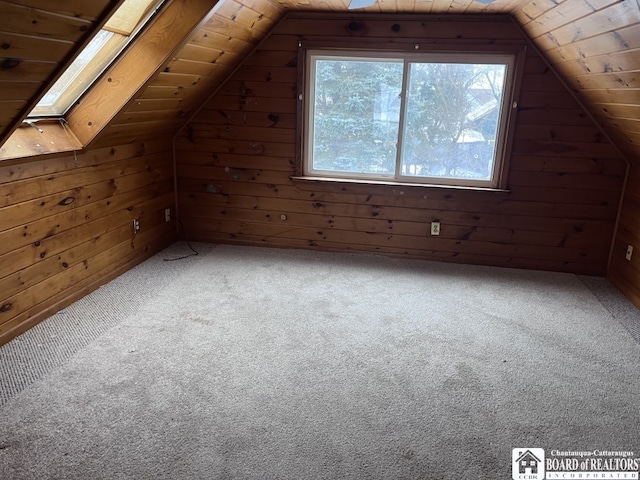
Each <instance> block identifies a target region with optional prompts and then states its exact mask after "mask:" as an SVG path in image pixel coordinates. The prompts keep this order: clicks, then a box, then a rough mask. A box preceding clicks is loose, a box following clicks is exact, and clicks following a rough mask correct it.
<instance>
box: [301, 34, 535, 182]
mask: <svg viewBox="0 0 640 480" xmlns="http://www.w3.org/2000/svg"><path fill="white" fill-rule="evenodd" d="M299 47H300V52H299V53H300V55H299V57H298V61H299V64H298V67H299V74H298V92H301V93H300V94H299V97H298V99H299V105H298V147H297V159H296V160H297V169H296V170H297V171H296V176H295V177H294V178H297V179H305V180H316V181H318V180H325V181H338V182H339V181H343V182H357V183H369V184H389V185H398V184H400V185H412V186H438V187H451V188H473V189H482V190H504V189H506V186H507V185H506V183H507V178H506V177H507V171H508V165H509V157H510V152H511V145H512V143H513V131H514V126H515V116H516V112H517V98H518V94H519V90H520V83H521V79H522V73H523V72H522V69H523V65H524V56H525V55H526V46H524V45H512V46H500V45H460V44H438V45H428V46H424V47H423V46H421V45H420V44H410V45H381V44H376V45H375V48H372V46H371V45H367V44H364V45H358V44H353V45H350V46H349V48H344V47H341V46H336V45H331V44H320V43H314V44H312V43H308V44H304V45H303V43H302V42H300V43H299ZM318 56H321V57H328V58H331V57H335V58H338V59H339V58H350V57H357V58H362V59H366V58H373V59H385V60H386V59H396V60H401V61H403V62H404V67H403V87H402V94H401V95H402V96H401V113H400V115H401V116H404V110H405V109H406V93H407V92H406V85H407V79H406V78H405V77H406V74H407V66H408V65H410V62H417V63H420V62H422V63H428V61H429V60H428V59H429V58H432V59H433V58H440V59H441V61H442V58H443V57H448V58H449V60H447V62H446V63H466V64H472V63H498V64H503V62H502V61H497V59H501V60H504V59H508V63H507V65H508V66H507V69H506V70H507V71H506V73H505V82H504V92H503V102H502V106H501V111H500V116H499V120H498V131H497V136H496V146H495V154H494V162H493V170H492V176H491V178H490V179H489V180H474V179H458V178H446V177H427V176H417V175H412V176H408V175H398V171H399V169H400V168H401V165H400V164H401V161H402V152H401V149H402V144H401V143H399V144H398V148H397V153H396V160H395V166H396V172H395V173H394V175H393V176H390V175H377V174H364V175H363V174H360V173H357V172H331V171H326V170H314V169H313V168H312V166H311V161H312V155H310V154H309V152H311V148H312V142H313V124H312V123H313V122H312V115H313V113H314V108H313V105H312V104H313V93H314V91H313V89H314V79H315V76H314V75H313V74H314V71H313V67H314V65H315V62H312V60H313V58H317V57H318ZM451 58H455V61H450V60H451ZM465 58H466V59H469V60H470V61H467V62H464V61H462V59H465ZM477 58H482V60H483V61H482V62H478V61H475V60H476V59H477ZM425 59H426V60H425ZM485 59H491V60H492V61H486V62H485V61H484V60H485ZM402 127H403V125H402V124H399V127H398V128H399V129H400V131H399V134H398V138H399V141H400V142H401V141H402V135H403V133H402Z"/></svg>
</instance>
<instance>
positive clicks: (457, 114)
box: [303, 50, 515, 188]
mask: <svg viewBox="0 0 640 480" xmlns="http://www.w3.org/2000/svg"><path fill="white" fill-rule="evenodd" d="M306 68H307V70H306V78H307V84H306V95H305V98H306V105H305V108H306V116H305V122H306V123H305V128H304V132H305V138H304V153H303V158H304V161H303V174H304V175H305V176H316V177H333V178H346V179H349V178H350V179H362V180H380V181H385V182H409V183H422V184H445V185H456V186H477V187H488V188H497V187H499V184H500V178H501V171H502V168H501V167H502V164H503V157H504V150H505V141H506V132H507V124H508V116H509V115H508V114H509V112H510V110H511V108H510V107H511V105H512V100H511V92H512V91H513V88H512V86H513V83H514V71H515V54H504V53H488V52H485V53H482V52H480V53H473V54H470V53H450V52H446V53H445V52H434V53H426V54H423V53H420V54H417V53H413V52H411V53H396V52H393V53H391V52H386V53H385V52H382V53H380V52H378V53H363V52H356V51H354V52H345V51H341V52H338V51H331V50H308V51H307V56H306Z"/></svg>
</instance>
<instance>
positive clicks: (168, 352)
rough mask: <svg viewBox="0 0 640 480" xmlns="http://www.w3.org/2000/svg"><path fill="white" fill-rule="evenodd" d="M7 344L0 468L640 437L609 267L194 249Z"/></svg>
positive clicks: (631, 328) (175, 475)
mask: <svg viewBox="0 0 640 480" xmlns="http://www.w3.org/2000/svg"><path fill="white" fill-rule="evenodd" d="M185 249H186V247H185V246H184V245H183V244H180V243H179V244H176V245H174V246H173V247H171V248H170V249H169V250H167V251H165V252H163V253H162V254H160V255H158V256H156V257H154V258H153V259H151V260H149V261H148V262H146V263H145V264H143V265H141V266H139V267H137V268H136V269H133V270H132V271H130V272H127V274H125V275H123V276H122V277H120V278H118V279H116V280H115V281H114V282H112V283H110V284H109V285H107V286H105V287H103V288H101V289H99V290H98V291H96V292H94V293H93V294H91V295H89V296H88V297H86V298H85V299H83V300H82V301H80V302H77V303H76V304H74V305H73V306H71V307H69V308H68V309H66V310H65V311H63V312H61V313H60V314H58V315H55V316H54V317H52V318H51V319H49V320H47V321H46V322H43V323H42V324H40V325H39V326H37V327H36V328H35V329H33V330H31V331H30V332H27V334H25V335H24V336H22V337H19V338H18V339H16V340H15V341H13V342H10V343H9V344H7V345H5V346H4V347H1V348H0V355H1V358H0V360H1V365H0V389H1V391H0V394H1V396H0V399H1V400H2V401H3V403H4V405H3V406H2V407H1V410H0V414H1V415H0V478H12V479H13V478H15V479H21V478H28V479H31V478H33V479H36V478H37V479H39V478H65V479H66V478H78V479H86V478H91V479H93V478H104V479H107V478H108V479H113V478H136V479H140V478H142V479H145V478H163V479H165V478H166V479H182V478H185V479H187V478H188V479H191V478H203V479H204V478H220V479H227V478H228V479H240V478H251V479H254V478H255V479H257V478H273V479H276V478H278V479H289V478H290V479H294V478H295V479H303V478H304V479H306V478H310V479H316V478H318V479H323V478H327V479H329V478H331V479H334V478H348V479H360V478H371V479H416V478H423V479H463V478H464V479H467V478H469V479H471V478H474V479H476V478H477V479H502V478H506V479H508V478H511V455H512V449H513V448H516V447H526V448H529V447H537V448H544V449H549V450H551V449H559V450H575V449H578V450H585V449H596V448H598V449H625V450H631V451H635V452H640V440H639V437H638V425H640V401H639V400H638V398H639V394H640V378H639V376H638V365H639V364H640V344H639V343H638V342H637V341H636V340H635V339H634V335H636V334H637V331H638V329H637V325H638V315H637V311H636V310H635V309H633V308H629V304H628V302H626V301H625V300H624V299H623V298H622V297H621V296H620V295H619V294H618V295H617V294H616V291H615V290H611V289H610V286H609V285H608V284H607V283H606V281H605V280H602V279H595V278H590V277H577V276H575V275H569V274H560V273H550V272H532V271H522V270H509V269H499V268H490V267H476V266H465V265H453V264H444V263H437V262H408V261H404V260H397V259H389V258H385V257H379V256H373V255H348V254H330V253H317V252H309V251H295V250H270V249H259V248H248V247H232V246H212V245H203V244H198V245H196V249H197V250H199V251H200V255H198V256H195V257H189V258H186V259H184V260H181V261H177V262H164V261H163V259H164V258H175V257H177V256H180V255H182V253H183V252H184V251H185Z"/></svg>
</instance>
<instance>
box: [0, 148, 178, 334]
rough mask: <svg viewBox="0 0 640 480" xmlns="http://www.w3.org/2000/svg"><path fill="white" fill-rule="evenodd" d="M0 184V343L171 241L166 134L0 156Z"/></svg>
mask: <svg viewBox="0 0 640 480" xmlns="http://www.w3.org/2000/svg"><path fill="white" fill-rule="evenodd" d="M0 188H1V189H2V192H3V196H2V201H1V202H0V218H2V223H0V343H4V342H6V341H8V340H10V339H11V338H13V337H14V336H16V335H17V334H19V333H21V332H23V331H24V330H26V329H27V328H29V327H31V326H33V325H34V324H35V323H37V322H38V321H40V320H42V319H43V318H46V317H47V316H49V315H51V314H53V313H55V312H56V311H57V310H58V309H60V308H63V307H64V306H66V305H67V304H69V303H71V302H72V301H74V300H76V299H78V298H80V297H81V296H82V295H84V294H86V293H88V292H89V291H91V290H93V289H95V288H97V287H98V286H100V285H101V284H103V283H105V282H107V281H108V280H110V279H112V278H114V277H115V276H117V275H119V274H120V273H122V272H123V271H125V270H127V269H129V268H131V267H132V266H133V265H135V264H137V263H139V262H141V261H142V260H144V259H146V258H148V257H149V256H150V255H152V254H154V253H156V252H157V251H159V249H161V248H163V247H165V246H167V245H168V244H169V243H170V242H172V241H173V240H174V239H175V231H176V225H175V222H174V221H172V222H165V219H164V210H165V208H171V209H172V211H175V208H174V203H175V193H174V182H173V166H172V160H171V145H170V142H168V141H167V140H162V141H155V142H147V143H131V144H126V145H122V146H113V147H109V148H103V149H94V150H91V151H89V152H87V153H85V154H78V155H70V156H66V157H62V158H56V159H53V160H52V159H51V158H47V157H43V158H42V159H35V160H32V161H21V162H5V163H4V164H1V163H0ZM134 218H135V219H139V221H140V225H141V230H140V231H139V232H138V234H134V232H133V226H132V222H133V219H134Z"/></svg>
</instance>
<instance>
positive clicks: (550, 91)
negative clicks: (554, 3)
mask: <svg viewBox="0 0 640 480" xmlns="http://www.w3.org/2000/svg"><path fill="white" fill-rule="evenodd" d="M351 18H353V17H351V16H342V17H339V18H338V17H331V18H330V17H327V16H326V15H325V16H317V15H316V16H312V15H311V14H308V15H307V16H306V17H305V16H303V15H302V14H296V15H290V16H289V17H287V19H286V20H285V21H284V22H282V23H281V24H280V25H279V26H278V27H277V28H276V29H275V31H274V32H273V33H272V35H271V36H270V37H269V38H268V39H267V40H266V41H265V42H263V43H262V44H261V46H260V47H259V49H258V50H257V51H256V52H255V53H254V54H253V55H252V56H250V57H249V58H248V59H247V60H246V61H245V62H244V64H243V65H242V67H241V68H240V69H239V70H238V71H237V73H236V74H235V75H233V76H232V77H231V78H230V80H229V81H228V82H227V83H226V84H225V85H224V86H223V87H222V89H221V90H220V91H219V93H218V94H217V95H215V96H214V97H213V98H212V99H211V100H210V101H209V102H208V103H207V104H206V105H205V108H204V109H203V110H202V111H201V112H200V113H199V114H198V115H197V116H196V117H195V118H194V119H193V121H192V122H191V123H190V124H189V125H188V126H187V128H186V129H185V130H184V131H183V132H182V134H180V135H179V136H178V137H177V139H176V151H177V153H176V158H177V166H178V169H177V171H178V194H179V211H180V215H181V219H182V221H183V223H184V227H185V231H186V234H187V236H188V237H189V238H191V239H198V240H204V241H214V242H223V243H225V242H226V243H238V244H250V245H269V246H278V247H300V248H312V249H326V250H339V251H367V252H381V253H385V254H392V255H400V256H407V257H411V258H426V259H438V260H447V261H456V262H465V263H476V264H489V265H503V266H512V267H525V268H538V269H550V270H559V271H571V272H579V273H589V274H600V275H602V274H604V273H605V272H606V268H607V259H608V254H609V247H610V243H611V239H612V235H613V229H614V223H615V219H616V214H617V211H618V205H619V198H620V195H621V192H622V186H623V181H624V175H625V169H626V164H625V162H624V161H623V160H622V159H621V158H620V156H619V154H618V153H617V151H616V149H615V148H614V147H613V146H612V145H611V144H610V143H609V142H608V141H607V139H606V138H605V137H604V136H603V135H602V134H601V132H600V131H599V129H598V128H597V126H596V125H595V124H594V123H593V122H592V121H591V119H590V117H589V116H588V115H587V114H586V113H585V112H584V111H583V109H582V108H581V107H580V106H579V105H578V104H577V103H576V101H575V100H574V99H573V98H572V96H571V95H570V94H569V93H568V92H567V91H566V90H565V89H564V87H563V85H562V84H561V83H560V82H559V81H558V79H557V78H556V76H555V75H554V73H553V72H552V71H551V70H550V69H549V68H548V66H547V64H546V63H545V62H544V61H543V60H542V59H541V58H540V57H538V56H537V54H535V53H534V52H533V50H531V49H530V50H529V52H530V53H529V55H528V57H527V61H526V66H525V77H524V80H523V85H522V91H521V95H520V98H519V111H518V115H517V125H516V131H515V141H514V148H513V155H512V158H511V161H510V171H509V173H508V187H509V189H510V191H509V192H508V193H499V192H480V191H470V190H455V189H446V188H429V187H417V186H416V187H404V186H403V187H397V186H383V185H375V186H366V185H353V184H335V183H331V184H327V183H323V182H309V183H300V182H299V183H294V182H293V181H292V180H291V176H292V175H294V173H295V167H294V163H295V162H294V159H295V155H296V151H295V149H296V96H297V90H296V88H297V86H296V79H297V74H298V72H297V45H298V41H299V40H300V39H302V40H305V41H314V42H317V41H319V40H322V39H328V40H332V41H340V42H343V44H344V45H348V44H349V42H350V41H351V39H352V34H350V33H349V29H348V28H347V27H346V25H347V23H349V21H351V20H350V19H351ZM356 18H359V19H362V20H363V21H364V23H365V28H364V29H363V31H364V32H366V33H365V34H364V35H363V34H362V31H359V32H358V40H359V41H360V42H361V41H363V39H371V41H373V42H379V41H389V42H398V41H414V40H417V39H419V40H420V43H429V42H443V41H446V42H457V43H460V44H468V45H473V44H475V43H482V44H486V43H496V42H497V43H499V42H504V43H508V44H522V43H527V40H526V39H525V38H524V36H523V35H522V33H521V30H520V29H519V28H517V27H516V26H515V25H514V24H513V23H512V22H511V20H510V19H509V18H504V17H483V18H482V20H479V19H478V18H475V17H464V18H459V17H451V16H447V17H418V18H416V17H401V18H397V17H385V16H381V15H378V16H376V17H373V18H372V17H367V16H360V15H359V16H357V17H356ZM394 23H398V24H399V25H400V29H399V33H396V34H394V33H391V26H392V24H394ZM402 32H412V33H411V36H410V37H404V36H403V35H404V34H403V33H402ZM436 219H437V220H439V221H440V222H441V224H442V233H441V235H440V236H438V237H433V236H430V234H429V224H430V222H431V221H432V220H436Z"/></svg>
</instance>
